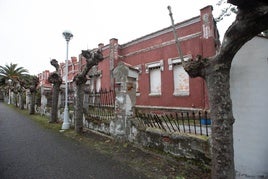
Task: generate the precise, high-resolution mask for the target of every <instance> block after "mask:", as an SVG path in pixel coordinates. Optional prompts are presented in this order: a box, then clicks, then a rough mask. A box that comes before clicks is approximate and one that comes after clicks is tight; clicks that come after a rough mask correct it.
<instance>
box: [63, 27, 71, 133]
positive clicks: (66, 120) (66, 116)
mask: <svg viewBox="0 0 268 179" xmlns="http://www.w3.org/2000/svg"><path fill="white" fill-rule="evenodd" d="M62 34H63V36H64V38H65V40H66V42H67V49H66V60H65V107H64V119H63V124H62V127H61V128H62V129H63V130H65V129H69V128H70V122H69V112H68V48H69V41H70V40H71V38H72V37H73V34H72V33H71V32H69V31H64V32H63V33H62Z"/></svg>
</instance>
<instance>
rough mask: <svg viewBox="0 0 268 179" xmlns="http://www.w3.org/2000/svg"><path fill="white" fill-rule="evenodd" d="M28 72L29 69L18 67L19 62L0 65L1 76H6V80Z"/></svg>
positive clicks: (20, 76) (14, 78)
mask: <svg viewBox="0 0 268 179" xmlns="http://www.w3.org/2000/svg"><path fill="white" fill-rule="evenodd" d="M27 73H28V70H26V69H25V68H23V67H18V64H13V63H10V64H9V65H5V66H0V76H1V77H2V78H5V80H8V79H11V80H16V79H17V78H22V77H23V76H24V75H26V74H27Z"/></svg>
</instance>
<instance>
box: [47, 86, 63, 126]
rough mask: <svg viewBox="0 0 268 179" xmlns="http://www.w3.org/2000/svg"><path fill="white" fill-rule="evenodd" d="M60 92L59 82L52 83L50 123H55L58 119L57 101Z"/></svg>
mask: <svg viewBox="0 0 268 179" xmlns="http://www.w3.org/2000/svg"><path fill="white" fill-rule="evenodd" d="M59 93H60V84H57V83H54V85H53V88H52V105H51V115H50V121H49V122H50V123H55V122H57V120H58V101H59Z"/></svg>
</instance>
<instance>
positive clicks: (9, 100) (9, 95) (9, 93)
mask: <svg viewBox="0 0 268 179" xmlns="http://www.w3.org/2000/svg"><path fill="white" fill-rule="evenodd" d="M11 82H12V80H11V79H9V80H8V85H9V88H8V104H11V90H10V86H11Z"/></svg>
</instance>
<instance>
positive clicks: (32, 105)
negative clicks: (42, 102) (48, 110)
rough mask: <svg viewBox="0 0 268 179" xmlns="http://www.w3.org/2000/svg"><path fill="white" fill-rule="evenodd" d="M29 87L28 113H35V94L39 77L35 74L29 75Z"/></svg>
mask: <svg viewBox="0 0 268 179" xmlns="http://www.w3.org/2000/svg"><path fill="white" fill-rule="evenodd" d="M29 77H30V80H29V89H30V93H31V101H30V109H29V114H35V96H36V92H37V86H38V84H39V78H38V77H37V76H29Z"/></svg>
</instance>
